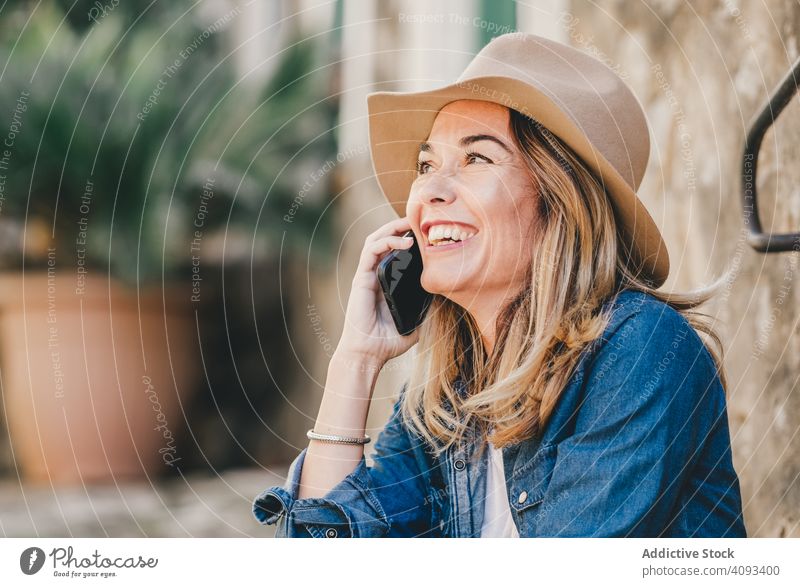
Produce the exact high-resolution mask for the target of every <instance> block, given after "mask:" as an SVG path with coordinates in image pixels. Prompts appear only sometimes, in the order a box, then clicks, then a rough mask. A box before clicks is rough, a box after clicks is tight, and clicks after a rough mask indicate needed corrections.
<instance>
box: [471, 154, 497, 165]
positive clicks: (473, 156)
mask: <svg viewBox="0 0 800 587" xmlns="http://www.w3.org/2000/svg"><path fill="white" fill-rule="evenodd" d="M464 158H465V159H466V161H467V163H468V164H469V163H475V162H477V163H481V162H483V163H494V161H492V160H491V159H489V158H488V157H485V156H483V155H481V154H480V153H475V152H474V151H470V152H469V153H466V154H465V155H464Z"/></svg>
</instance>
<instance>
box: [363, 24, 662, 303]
mask: <svg viewBox="0 0 800 587" xmlns="http://www.w3.org/2000/svg"><path fill="white" fill-rule="evenodd" d="M464 99H472V100H485V101H488V102H495V103H498V104H502V105H504V106H507V107H509V108H512V109H514V110H517V111H519V112H521V113H523V114H526V115H527V116H530V117H532V118H534V119H535V120H538V121H539V122H540V123H541V124H543V125H544V126H545V127H546V128H547V129H549V131H550V132H551V133H553V134H554V135H556V136H557V137H559V138H560V139H561V140H562V141H563V142H564V143H566V144H567V145H569V146H570V147H571V148H572V149H573V150H574V151H575V152H576V153H577V154H578V155H579V156H580V157H581V158H582V159H583V161H584V162H585V163H586V165H587V166H588V167H590V168H591V169H592V170H593V171H594V172H595V173H596V174H597V175H598V177H599V178H600V179H601V180H602V181H603V183H604V185H605V188H606V191H607V192H608V194H609V196H610V199H611V203H612V207H613V209H614V211H615V217H616V219H617V226H618V228H619V233H620V238H621V240H622V242H623V243H624V244H625V246H626V247H627V249H628V251H630V254H631V260H632V263H633V265H634V267H635V268H638V269H641V271H642V273H643V274H644V277H647V278H649V279H651V280H652V281H653V282H654V287H658V286H660V285H661V284H663V283H664V281H665V280H666V279H667V276H668V274H669V255H668V253H667V248H666V245H665V244H664V241H663V239H662V237H661V233H660V232H659V230H658V227H657V226H656V224H655V222H653V219H652V218H651V217H650V214H648V212H647V209H646V208H645V207H644V204H643V203H642V202H641V200H640V199H639V198H638V197H637V195H636V190H637V189H638V187H639V184H640V182H641V180H642V176H643V175H644V171H645V167H647V160H648V158H649V156H650V136H649V132H648V127H647V121H646V120H645V116H644V112H643V110H642V106H641V105H640V104H639V102H638V100H637V99H636V97H635V96H634V95H633V93H632V92H631V90H630V88H628V86H626V85H625V83H624V82H623V81H622V80H621V79H620V78H619V76H617V74H615V73H614V72H613V71H612V70H611V69H609V68H608V67H607V66H606V65H604V64H603V63H601V62H600V61H598V60H597V59H595V58H593V57H590V56H589V55H586V54H585V53H582V52H581V51H578V50H577V49H573V48H572V47H569V46H567V45H564V44H561V43H557V42H555V41H551V40H549V39H545V38H543V37H539V36H536V35H530V34H524V33H509V34H506V35H502V36H499V37H496V38H494V39H493V40H492V41H491V42H490V43H489V44H487V45H486V46H485V47H484V48H483V49H482V50H481V51H480V52H479V53H478V54H477V55H476V56H475V57H474V58H473V59H472V61H471V62H470V64H469V65H468V66H467V68H466V69H465V70H464V72H463V73H462V74H461V76H460V77H459V78H458V80H457V81H456V82H455V83H453V84H450V85H448V86H445V87H443V88H439V89H435V90H430V91H426V92H373V93H371V94H369V95H368V96H367V109H368V111H369V140H370V150H371V153H372V163H373V166H374V168H375V173H376V176H377V178H378V183H379V185H380V187H381V190H382V191H383V194H384V196H385V197H386V199H387V200H388V201H389V203H390V204H391V205H392V207H393V208H394V210H395V211H396V212H397V213H398V214H399V215H400V216H404V215H405V208H406V201H407V200H408V195H409V190H410V188H411V183H412V182H413V181H414V178H415V177H416V162H417V156H418V154H419V144H420V143H421V142H423V141H425V140H427V138H428V135H429V133H430V130H431V127H432V126H433V121H434V119H435V118H436V114H437V113H438V111H439V110H440V109H441V108H442V107H443V106H445V105H446V104H448V103H450V102H453V101H454V100H464Z"/></svg>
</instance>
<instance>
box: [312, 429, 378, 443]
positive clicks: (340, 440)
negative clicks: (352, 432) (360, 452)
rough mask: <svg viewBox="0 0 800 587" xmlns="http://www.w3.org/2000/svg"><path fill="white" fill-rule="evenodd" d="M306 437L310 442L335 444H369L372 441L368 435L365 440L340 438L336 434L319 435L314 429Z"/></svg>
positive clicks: (349, 437) (348, 437) (347, 437)
mask: <svg viewBox="0 0 800 587" xmlns="http://www.w3.org/2000/svg"><path fill="white" fill-rule="evenodd" d="M306 436H307V437H308V438H309V439H310V440H320V441H322V442H333V443H335V444H367V443H368V442H370V441H371V440H372V439H371V438H370V437H369V435H367V434H365V435H364V438H355V437H352V436H338V435H335V434H317V433H316V432H314V429H313V428H311V429H310V430H309V431H308V432H306Z"/></svg>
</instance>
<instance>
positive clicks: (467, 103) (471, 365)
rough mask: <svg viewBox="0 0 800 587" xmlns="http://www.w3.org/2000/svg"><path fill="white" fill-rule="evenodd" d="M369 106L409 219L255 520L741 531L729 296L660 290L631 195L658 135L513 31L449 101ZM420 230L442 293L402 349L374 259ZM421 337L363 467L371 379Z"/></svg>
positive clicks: (572, 62) (660, 257) (574, 58)
mask: <svg viewBox="0 0 800 587" xmlns="http://www.w3.org/2000/svg"><path fill="white" fill-rule="evenodd" d="M476 88H479V89H480V91H479V92H477V93H478V94H479V95H480V96H481V98H482V99H481V100H475V99H474V95H475V94H476ZM368 103H369V106H370V121H371V122H370V141H371V147H372V155H373V159H374V161H375V167H376V171H377V174H378V181H379V183H380V185H381V189H382V191H383V193H384V195H385V196H386V197H387V199H388V201H389V202H390V203H391V205H392V206H393V207H394V209H395V210H396V211H397V212H398V214H404V216H403V217H401V218H399V219H397V220H394V221H392V222H390V223H388V224H386V225H385V226H382V227H381V228H379V229H378V230H376V231H375V232H374V233H373V234H371V235H370V236H369V237H368V238H367V240H366V243H365V246H364V249H363V252H362V256H361V259H360V262H359V266H358V269H357V270H356V274H355V277H354V279H353V289H352V291H351V294H350V299H349V301H348V306H347V316H346V326H345V329H344V332H343V334H342V339H341V341H340V343H339V346H338V348H337V350H336V352H335V353H334V356H333V359H332V360H331V364H330V366H329V371H328V379H327V381H326V388H325V394H324V396H323V400H322V405H321V406H320V411H319V414H318V416H317V421H316V424H315V427H314V432H316V433H317V434H313V433H311V432H312V431H309V432H310V438H312V440H311V442H310V443H309V445H308V447H306V448H304V449H303V450H302V452H301V453H300V454H299V455H298V457H297V458H296V459H295V461H294V462H293V463H292V465H291V467H290V470H289V478H288V479H287V482H286V484H285V485H284V486H283V487H271V488H269V489H267V490H265V491H264V492H263V493H262V494H261V495H260V496H258V498H257V499H256V501H255V504H254V513H255V515H256V517H257V518H258V519H259V520H260V521H261V522H262V523H266V524H273V523H278V522H280V525H279V529H278V533H277V535H278V536H329V537H334V536H358V537H363V536H442V537H461V536H512V537H517V536H522V537H532V536H673V537H677V536H744V535H745V534H746V532H745V528H744V524H743V521H742V511H741V510H742V505H741V496H740V491H739V481H738V477H737V474H736V471H735V470H734V468H733V464H732V459H731V452H730V437H729V430H728V422H727V412H726V401H725V389H724V377H723V376H722V371H721V362H720V357H719V356H718V354H717V353H716V351H715V350H714V348H713V347H712V346H707V345H706V344H705V342H704V340H703V339H702V338H701V336H702V337H704V338H706V339H708V340H709V341H714V342H717V343H718V340H717V339H716V336H715V335H714V332H713V330H712V329H711V328H710V327H709V326H708V325H707V324H706V322H704V320H703V318H704V317H703V315H702V314H699V313H698V312H696V310H694V308H695V307H696V306H698V305H699V304H701V303H702V302H704V301H706V300H707V299H708V298H709V297H710V296H711V295H713V293H714V291H715V288H714V287H711V288H708V289H706V290H702V291H696V292H691V293H690V294H677V293H674V292H673V293H668V294H667V293H662V292H659V291H657V288H658V287H659V286H660V285H661V284H662V283H663V282H664V280H665V279H666V277H667V274H668V271H669V259H668V256H667V253H666V247H665V246H664V243H663V240H662V239H661V236H660V233H659V232H658V229H657V227H656V226H655V223H654V222H653V220H652V219H651V218H650V216H649V214H648V213H647V211H646V209H645V208H644V205H643V204H642V203H641V201H640V200H639V198H638V196H637V195H636V190H637V189H638V186H639V183H640V181H641V178H642V175H643V173H644V168H645V166H646V164H647V159H648V154H649V139H648V132H647V125H646V121H645V119H644V114H643V113H642V111H641V108H640V106H639V105H638V102H637V101H636V99H635V97H634V96H633V95H632V93H631V92H630V90H629V89H628V88H627V86H625V85H624V84H623V83H622V82H621V81H620V80H619V78H618V77H617V76H616V75H615V74H614V73H613V72H612V71H611V70H610V69H608V68H607V67H605V66H604V65H602V64H601V63H599V62H597V61H596V60H594V59H592V58H590V57H588V56H586V55H584V54H582V53H580V52H578V51H575V50H573V49H571V48H569V47H567V46H564V45H560V44H558V43H554V42H552V41H549V40H546V39H542V38H541V37H536V36H533V35H521V34H516V33H515V34H510V35H503V36H501V37H498V38H497V39H495V40H494V41H492V42H491V43H490V44H489V45H487V46H486V47H485V48H484V49H483V50H482V51H481V53H479V54H478V55H477V56H476V57H475V59H474V60H473V62H472V63H471V64H470V65H469V66H468V68H467V70H466V71H465V73H464V75H462V78H461V79H460V80H459V82H458V83H456V84H454V85H452V86H448V87H446V88H442V89H439V90H433V91H431V92H423V93H416V94H392V93H377V94H373V95H371V96H370V98H369V100H368ZM409 229H410V230H412V231H413V233H414V237H415V239H416V241H417V242H418V243H420V245H421V246H420V251H421V254H422V260H423V266H424V269H423V273H422V276H421V286H422V287H423V288H424V289H425V290H427V291H428V292H430V293H431V294H433V298H432V301H431V304H430V307H429V309H428V311H427V313H426V315H425V319H424V320H423V322H422V323H421V325H420V326H419V328H418V329H417V330H416V331H415V332H414V333H413V334H412V335H410V336H400V335H398V333H397V332H396V331H395V330H394V325H393V322H392V319H391V317H390V315H389V313H388V309H387V308H386V306H385V303H384V302H383V299H382V296H381V295H380V293H381V292H380V290H379V287H378V284H377V280H376V277H375V266H376V265H377V263H378V262H379V260H380V259H381V257H382V256H383V255H384V254H385V253H387V252H388V251H389V250H391V249H400V248H407V247H409V246H410V244H411V243H410V242H409V241H408V240H407V239H403V238H402V237H401V236H400V234H402V233H403V232H405V231H407V230H409ZM422 245H424V246H422ZM724 281H725V277H723V278H721V279H720V280H719V281H718V285H717V286H715V287H719V286H720V285H721V284H723V283H724ZM415 344H416V345H417V348H416V355H415V360H414V363H413V371H412V373H411V374H410V377H409V380H408V382H407V383H406V385H404V386H403V388H402V389H401V391H400V396H399V398H398V400H397V401H396V403H395V406H394V410H393V412H392V415H391V418H390V420H389V422H388V423H387V425H386V427H385V428H384V429H383V430H382V431H381V433H380V435H379V436H378V439H377V441H376V446H375V452H374V455H373V463H372V465H367V463H366V460H365V457H364V452H363V445H364V444H365V443H366V442H369V440H370V439H369V437H367V436H364V426H365V421H366V414H367V410H368V408H369V402H370V399H371V394H372V390H373V387H374V384H375V378H376V376H377V372H378V370H380V368H381V367H382V366H383V365H384V364H385V362H386V361H387V360H389V359H390V358H392V357H395V356H398V355H399V354H401V353H403V352H405V351H407V350H408V349H410V348H411V347H412V346H413V345H415ZM320 433H321V435H320ZM487 449H488V450H487Z"/></svg>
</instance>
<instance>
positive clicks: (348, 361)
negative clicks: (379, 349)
mask: <svg viewBox="0 0 800 587" xmlns="http://www.w3.org/2000/svg"><path fill="white" fill-rule="evenodd" d="M331 363H332V364H333V363H336V364H337V365H339V366H341V367H344V368H346V369H347V370H348V371H356V372H360V373H374V374H376V375H377V373H378V371H380V370H381V369H382V368H383V366H384V364H385V363H386V361H383V360H381V359H380V358H379V357H376V356H374V355H370V354H367V353H364V352H361V351H351V350H348V349H342V348H337V349H336V350H335V351H334V353H333V356H332V357H331Z"/></svg>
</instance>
